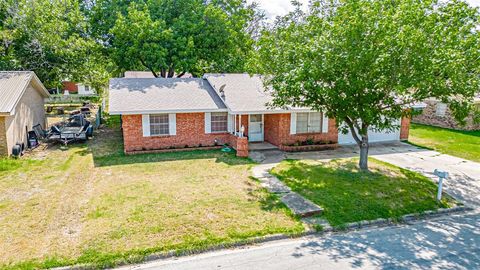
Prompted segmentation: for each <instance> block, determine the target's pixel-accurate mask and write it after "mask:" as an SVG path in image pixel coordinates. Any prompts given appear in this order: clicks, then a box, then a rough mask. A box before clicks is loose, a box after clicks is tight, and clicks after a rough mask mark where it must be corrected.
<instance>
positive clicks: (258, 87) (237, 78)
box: [204, 74, 278, 113]
mask: <svg viewBox="0 0 480 270" xmlns="http://www.w3.org/2000/svg"><path fill="white" fill-rule="evenodd" d="M204 77H205V78H206V79H207V80H208V81H209V82H210V84H211V85H212V86H213V88H214V89H215V91H216V92H217V93H218V94H219V95H221V93H220V91H221V89H222V87H223V91H224V93H225V100H224V102H225V104H226V105H227V107H228V108H229V109H230V111H232V112H234V113H247V112H262V111H276V110H278V109H272V108H269V107H268V103H270V102H271V101H272V100H273V97H272V96H271V95H270V94H269V93H268V92H267V91H266V90H265V87H264V85H263V81H262V77H261V76H260V75H253V76H250V75H249V74H205V76H204Z"/></svg>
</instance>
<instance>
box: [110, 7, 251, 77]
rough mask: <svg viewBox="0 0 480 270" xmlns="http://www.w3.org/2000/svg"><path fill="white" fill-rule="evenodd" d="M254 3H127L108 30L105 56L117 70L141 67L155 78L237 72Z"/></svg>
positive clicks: (247, 42)
mask: <svg viewBox="0 0 480 270" xmlns="http://www.w3.org/2000/svg"><path fill="white" fill-rule="evenodd" d="M255 7H256V6H255V5H253V6H248V5H246V3H245V2H244V1H241V0H235V1H221V0H217V1H208V2H205V1H201V0H149V1H145V2H144V3H142V2H140V1H137V2H132V3H131V4H130V5H129V7H128V8H127V10H126V12H120V11H119V12H118V14H117V16H118V17H117V20H116V22H115V25H114V26H113V27H112V29H111V30H110V32H109V35H110V36H111V38H110V40H109V43H110V52H111V56H112V58H113V59H114V60H115V62H116V63H117V65H118V66H119V68H120V69H122V70H128V69H147V70H149V71H151V72H152V74H153V75H154V76H155V77H173V76H174V75H176V76H179V77H180V76H182V75H183V74H185V73H186V72H190V73H193V74H194V75H201V74H203V73H204V72H235V71H236V72H239V71H241V72H243V71H244V70H245V66H246V63H247V58H248V56H249V54H250V53H251V51H253V39H252V37H251V36H250V33H249V32H248V26H249V23H250V22H251V21H252V18H253V17H254V16H255V15H256V14H259V13H257V12H255V10H253V9H254V8H255ZM119 10H121V8H119ZM102 36H108V35H102Z"/></svg>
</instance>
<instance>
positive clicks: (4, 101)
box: [0, 71, 48, 114]
mask: <svg viewBox="0 0 480 270" xmlns="http://www.w3.org/2000/svg"><path fill="white" fill-rule="evenodd" d="M32 79H33V80H34V84H35V88H36V89H37V90H39V91H40V92H41V93H42V94H43V95H44V96H45V97H48V92H47V90H46V89H45V87H44V86H43V84H42V83H41V82H40V80H39V79H38V78H37V76H36V75H35V73H34V72H33V71H0V113H2V114H5V113H11V112H12V111H13V109H15V105H16V104H17V103H18V101H19V100H20V98H21V97H22V95H23V93H24V92H25V89H27V86H28V85H29V84H30V82H32Z"/></svg>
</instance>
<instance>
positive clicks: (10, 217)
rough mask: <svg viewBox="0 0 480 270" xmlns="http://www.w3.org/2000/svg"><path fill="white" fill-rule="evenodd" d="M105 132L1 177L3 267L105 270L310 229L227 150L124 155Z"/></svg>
mask: <svg viewBox="0 0 480 270" xmlns="http://www.w3.org/2000/svg"><path fill="white" fill-rule="evenodd" d="M104 132H105V133H104V134H100V135H99V136H97V138H95V140H94V141H91V142H90V143H89V144H87V145H80V146H76V147H71V148H70V149H68V150H61V149H58V148H55V149H51V150H49V152H48V155H46V156H45V157H36V156H32V157H30V158H29V159H28V161H25V160H18V161H13V163H15V162H19V163H21V164H20V165H19V166H16V165H14V166H10V165H8V166H7V167H8V168H11V169H8V170H3V171H0V224H1V225H0V265H4V266H5V267H7V266H9V267H12V268H47V267H52V266H58V265H68V264H73V263H93V264H94V265H95V266H96V267H106V266H111V265H113V264H114V263H116V262H120V261H137V260H141V259H142V258H143V257H144V256H145V255H147V254H150V253H152V252H162V251H169V250H177V251H186V250H192V249H202V248H205V247H208V246H211V245H215V244H219V243H232V242H236V241H241V240H245V239H248V238H251V237H255V236H261V235H267V234H274V233H298V232H301V231H302V230H303V227H302V225H301V224H300V223H299V222H298V221H297V220H295V219H293V218H292V217H291V215H290V214H289V212H288V210H287V209H286V208H285V207H284V206H283V205H282V204H280V203H279V202H278V199H277V198H276V197H273V196H271V195H269V194H268V193H266V192H265V191H263V190H262V189H261V188H260V187H259V185H258V183H256V182H254V181H252V180H251V179H250V178H249V168H250V167H251V166H252V162H251V161H250V160H248V159H240V158H236V157H235V156H234V155H233V154H226V153H221V152H220V151H194V152H185V153H165V154H149V155H136V156H124V155H123V154H122V150H121V149H122V148H121V147H122V145H121V137H120V135H119V133H118V132H112V131H104ZM39 156H42V154H41V153H39ZM36 159H38V160H36ZM8 162H12V161H8ZM15 164H16V163H15ZM0 165H1V164H0ZM0 168H1V166H0Z"/></svg>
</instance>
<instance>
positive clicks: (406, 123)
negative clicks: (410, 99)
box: [400, 117, 410, 141]
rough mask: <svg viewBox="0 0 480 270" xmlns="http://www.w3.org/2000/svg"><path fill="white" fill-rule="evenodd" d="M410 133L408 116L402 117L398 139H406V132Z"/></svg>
mask: <svg viewBox="0 0 480 270" xmlns="http://www.w3.org/2000/svg"><path fill="white" fill-rule="evenodd" d="M409 133H410V117H402V123H401V125H400V140H402V141H406V140H408V134H409Z"/></svg>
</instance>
